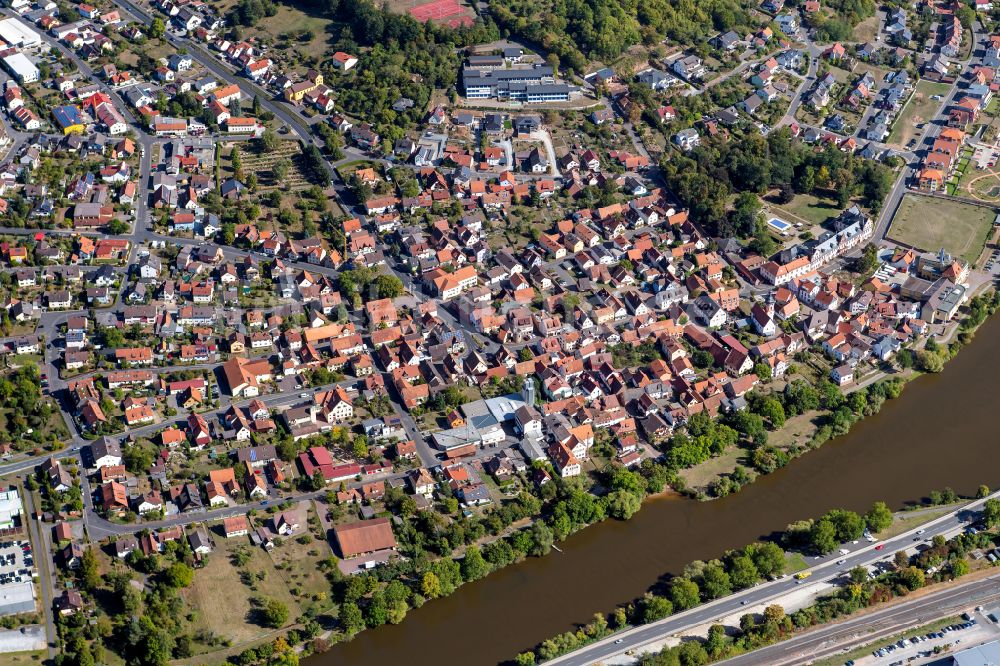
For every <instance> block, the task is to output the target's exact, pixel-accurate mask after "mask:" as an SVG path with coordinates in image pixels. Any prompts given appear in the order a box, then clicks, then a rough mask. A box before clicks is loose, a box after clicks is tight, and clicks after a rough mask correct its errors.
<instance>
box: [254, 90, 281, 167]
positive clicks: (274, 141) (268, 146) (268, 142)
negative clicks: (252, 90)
mask: <svg viewBox="0 0 1000 666" xmlns="http://www.w3.org/2000/svg"><path fill="white" fill-rule="evenodd" d="M254 102H257V98H256V97H255V98H254ZM260 145H261V146H262V147H263V148H264V150H265V151H266V152H269V153H273V152H274V151H275V149H277V147H278V135H277V134H275V133H274V131H273V130H272V129H270V128H268V129H266V130H264V133H263V134H262V135H261V137H260Z"/></svg>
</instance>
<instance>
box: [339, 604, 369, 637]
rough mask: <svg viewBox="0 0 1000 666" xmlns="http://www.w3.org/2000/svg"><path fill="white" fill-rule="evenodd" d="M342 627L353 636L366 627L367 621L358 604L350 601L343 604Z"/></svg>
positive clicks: (341, 607)
mask: <svg viewBox="0 0 1000 666" xmlns="http://www.w3.org/2000/svg"><path fill="white" fill-rule="evenodd" d="M340 627H341V629H343V630H344V633H345V634H347V635H348V636H353V635H354V634H356V633H358V632H359V631H361V630H362V629H364V628H365V621H364V618H363V617H362V616H361V609H360V608H358V605H357V604H355V603H353V602H350V601H348V602H346V603H344V604H341V606H340Z"/></svg>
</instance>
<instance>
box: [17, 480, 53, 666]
mask: <svg viewBox="0 0 1000 666" xmlns="http://www.w3.org/2000/svg"><path fill="white" fill-rule="evenodd" d="M21 498H22V499H23V500H24V516H23V519H24V520H25V522H27V523H28V532H29V534H30V536H31V543H32V544H33V545H34V548H33V550H34V554H35V566H36V567H37V568H38V580H36V581H35V582H36V583H37V585H38V603H39V604H40V605H41V607H42V615H44V616H45V634H46V648H47V649H48V653H49V659H52V658H54V657H55V656H56V648H55V646H56V641H57V639H58V637H59V635H58V634H57V633H56V625H55V622H54V620H53V608H52V604H53V603H54V601H55V589H56V588H55V571H54V570H53V561H52V556H51V552H52V548H51V546H52V544H51V543H50V541H49V533H48V528H47V527H46V526H45V525H43V524H42V523H41V522H40V521H38V520H36V519H35V512H36V509H35V505H34V500H33V499H32V496H31V493H30V492H27V491H25V492H23V493H22V494H21Z"/></svg>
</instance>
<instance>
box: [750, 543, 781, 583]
mask: <svg viewBox="0 0 1000 666" xmlns="http://www.w3.org/2000/svg"><path fill="white" fill-rule="evenodd" d="M748 550H749V555H750V557H751V558H753V563H754V566H755V567H757V571H758V572H759V573H760V575H761V576H764V577H765V578H767V577H770V576H776V575H778V574H779V573H781V572H782V571H784V570H785V551H783V550H782V549H781V547H780V546H779V545H777V544H775V543H771V542H770V541H765V542H764V543H755V544H752V545H751V546H750V547H749V549H748Z"/></svg>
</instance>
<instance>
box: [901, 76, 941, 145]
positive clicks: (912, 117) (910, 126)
mask: <svg viewBox="0 0 1000 666" xmlns="http://www.w3.org/2000/svg"><path fill="white" fill-rule="evenodd" d="M948 90H949V86H948V84H947V83H934V82H932V81H921V82H920V83H918V84H917V88H916V90H914V91H913V95H912V96H911V97H910V101H909V102H907V103H906V106H905V107H903V111H902V112H901V113H900V114H899V116H897V117H896V122H894V123H893V124H892V131H891V132H890V133H889V143H891V144H893V145H897V146H905V145H906V144H907V143H909V141H910V140H911V139H913V138H916V137H918V136H920V132H921V130H919V129H917V127H916V125H917V124H918V123H923V122H925V121H927V120H929V119H930V118H931V116H932V115H933V114H934V112H935V111H937V108H938V106H939V105H940V104H941V101H940V100H934V99H931V97H933V96H934V95H945V94H947V93H948Z"/></svg>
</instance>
